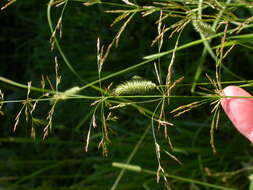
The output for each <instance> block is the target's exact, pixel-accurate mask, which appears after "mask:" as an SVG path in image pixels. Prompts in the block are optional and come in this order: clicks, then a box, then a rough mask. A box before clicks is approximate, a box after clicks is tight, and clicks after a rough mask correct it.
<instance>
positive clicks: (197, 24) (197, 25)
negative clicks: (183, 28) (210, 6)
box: [192, 20, 216, 37]
mask: <svg viewBox="0 0 253 190" xmlns="http://www.w3.org/2000/svg"><path fill="white" fill-rule="evenodd" d="M192 24H193V27H194V29H195V30H196V31H197V32H198V33H200V34H203V35H204V36H205V37H208V36H212V35H214V34H215V33H216V32H215V30H214V29H212V26H211V25H210V24H207V23H205V22H202V21H200V20H192Z"/></svg>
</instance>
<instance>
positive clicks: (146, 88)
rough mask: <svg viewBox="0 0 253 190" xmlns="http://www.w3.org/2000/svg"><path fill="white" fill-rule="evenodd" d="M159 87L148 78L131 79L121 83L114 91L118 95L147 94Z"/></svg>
mask: <svg viewBox="0 0 253 190" xmlns="http://www.w3.org/2000/svg"><path fill="white" fill-rule="evenodd" d="M156 88H157V85H156V84H155V83H153V82H151V81H148V80H130V81H126V82H124V83H122V84H119V85H118V86H117V87H116V88H115V89H114V91H113V94H114V95H116V96H119V95H131V94H133V95H134V94H146V93H148V92H151V91H153V90H155V89H156Z"/></svg>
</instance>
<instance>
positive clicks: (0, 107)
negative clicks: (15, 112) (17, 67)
mask: <svg viewBox="0 0 253 190" xmlns="http://www.w3.org/2000/svg"><path fill="white" fill-rule="evenodd" d="M3 101H4V94H3V93H2V91H1V90H0V115H4V113H3V112H2V111H1V110H2V107H3V105H4V103H3Z"/></svg>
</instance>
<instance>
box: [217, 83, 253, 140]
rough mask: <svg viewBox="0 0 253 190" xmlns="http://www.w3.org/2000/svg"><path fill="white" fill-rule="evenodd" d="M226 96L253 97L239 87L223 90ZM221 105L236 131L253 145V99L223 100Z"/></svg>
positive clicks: (229, 87)
mask: <svg viewBox="0 0 253 190" xmlns="http://www.w3.org/2000/svg"><path fill="white" fill-rule="evenodd" d="M223 95H224V96H252V95H251V94H249V93H248V92H246V91H245V90H243V89H242V88H240V87H237V86H228V87H226V88H224V89H223ZM221 105H222V107H223V109H224V111H225V112H226V114H227V116H228V117H229V119H230V120H231V121H232V123H233V124H234V126H235V127H236V129H237V130H238V131H239V132H240V133H241V134H242V135H243V136H245V137H246V138H248V139H249V140H250V141H251V143H253V98H222V99H221Z"/></svg>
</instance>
